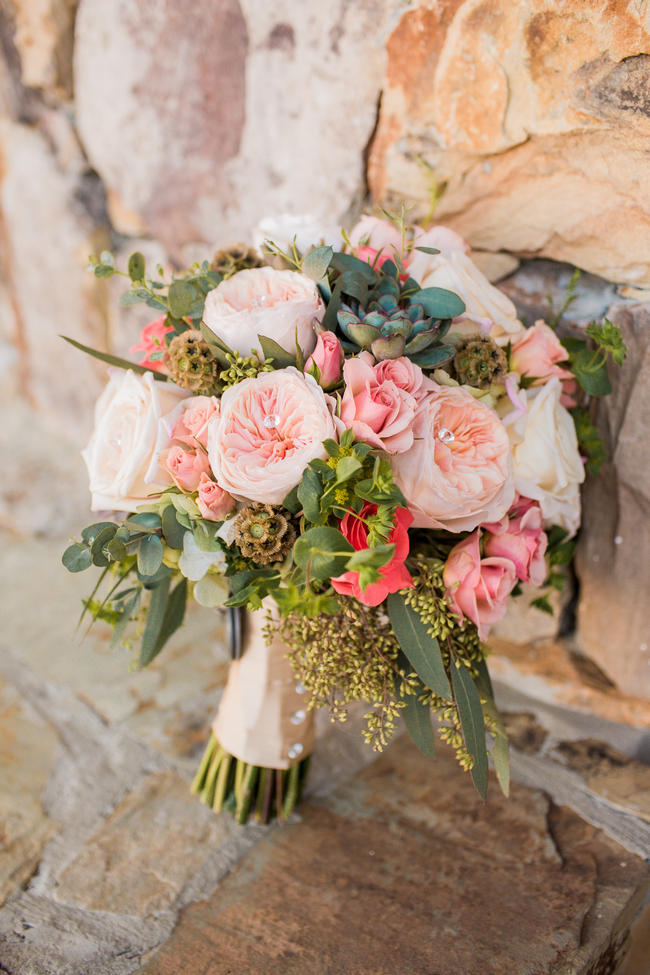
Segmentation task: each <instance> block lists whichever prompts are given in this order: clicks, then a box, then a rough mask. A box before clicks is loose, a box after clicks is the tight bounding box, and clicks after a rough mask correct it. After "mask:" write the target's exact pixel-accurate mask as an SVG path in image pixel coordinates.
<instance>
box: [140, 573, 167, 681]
mask: <svg viewBox="0 0 650 975" xmlns="http://www.w3.org/2000/svg"><path fill="white" fill-rule="evenodd" d="M168 600H169V577H168V578H167V579H165V580H164V581H163V582H161V584H160V585H159V586H156V588H155V589H152V590H151V598H150V600H149V606H148V608H147V620H146V622H145V625H144V632H143V634H142V644H141V646H140V666H141V667H146V666H147V665H148V664H150V663H151V661H152V660H153V659H154V657H155V656H156V654H157V653H158V651H159V649H160V648H159V647H158V638H159V636H160V631H161V628H162V624H163V620H164V618H165V611H166V609H167V602H168Z"/></svg>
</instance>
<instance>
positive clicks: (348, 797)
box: [0, 536, 650, 975]
mask: <svg viewBox="0 0 650 975" xmlns="http://www.w3.org/2000/svg"><path fill="white" fill-rule="evenodd" d="M64 545H65V540H64V539H62V538H61V539H56V538H41V539H38V540H36V539H34V540H21V539H16V538H15V537H13V536H7V537H6V538H5V539H4V544H3V546H2V549H1V550H0V591H2V593H3V597H4V601H5V603H6V606H7V607H8V610H9V611H8V613H6V614H5V619H3V623H4V631H3V644H4V645H3V647H2V649H1V651H0V756H1V757H2V761H3V772H5V769H6V773H5V776H4V778H3V782H2V785H3V789H2V791H1V793H0V902H2V901H4V903H3V905H2V906H0V970H3V969H4V971H6V972H7V973H9V975H90V973H92V975H130V973H132V972H137V971H143V972H147V973H150V975H167V973H170V975H171V973H172V972H173V973H174V975H178V973H180V972H185V971H187V972H195V971H202V972H205V973H206V975H217V973H219V975H221V973H223V975H225V973H226V972H228V971H233V970H236V971H264V972H265V975H266V973H268V975H273V972H275V971H278V972H280V971H282V972H287V973H291V972H296V973H298V972H300V973H301V975H303V973H304V975H320V973H321V972H323V973H325V972H334V971H354V972H355V973H356V972H359V973H360V975H363V973H365V972H366V971H367V972H368V973H370V972H372V973H373V975H381V973H383V972H390V973H398V972H399V973H401V972H402V971H418V972H419V971H428V970H430V968H431V965H432V964H433V963H434V961H433V959H434V958H435V959H436V960H437V962H438V963H439V966H440V967H438V968H436V969H435V970H436V971H439V972H440V973H441V975H460V973H461V972H462V975H473V972H474V971H476V972H477V975H478V972H479V971H480V973H481V975H488V973H489V972H491V971H494V972H495V973H496V972H498V973H499V975H524V973H525V972H527V971H529V972H530V973H531V975H533V973H534V975H538V973H546V972H548V973H553V975H569V973H570V975H576V973H583V972H584V973H585V975H587V973H588V972H589V975H594V972H596V971H598V972H600V969H597V968H596V969H593V970H592V969H590V968H589V965H591V964H592V963H594V964H595V963H596V962H598V964H600V960H601V959H602V958H604V957H605V955H606V952H610V953H611V952H614V951H615V952H618V955H617V957H618V956H620V955H622V953H623V952H624V949H625V945H626V944H627V941H626V939H627V931H628V928H629V926H630V923H631V921H632V919H633V916H634V914H635V911H636V909H637V906H638V905H639V904H640V901H641V900H642V897H643V889H644V887H645V886H646V885H647V872H646V868H645V867H644V865H643V862H642V860H641V859H640V858H639V855H638V854H639V853H641V852H643V848H644V846H643V845H644V844H645V849H650V822H648V816H647V793H648V792H649V791H650V789H649V783H648V769H647V768H646V767H645V766H642V765H641V764H640V763H639V762H638V761H634V760H633V759H631V758H630V754H635V753H636V750H639V749H641V747H642V743H641V739H640V737H639V736H640V735H642V734H643V731H642V729H639V728H634V727H632V726H631V725H629V726H628V725H615V724H612V723H611V722H610V723H609V724H608V725H607V736H608V740H609V739H610V738H611V744H610V745H609V746H607V745H604V744H603V741H602V740H599V738H598V733H597V727H596V728H595V727H594V723H595V725H596V726H598V722H599V721H600V727H601V728H604V727H605V726H604V725H603V724H602V719H599V718H598V717H597V716H594V717H589V716H588V715H586V714H581V715H580V719H581V721H582V722H583V723H582V724H581V723H580V721H577V722H576V714H575V713H573V712H571V711H570V710H569V709H565V710H563V711H562V712H561V714H562V718H561V720H560V719H558V718H557V717H556V716H554V712H553V711H552V707H556V706H555V705H553V706H551V705H550V704H548V705H543V702H542V703H540V702H539V701H536V702H533V704H531V703H530V701H529V700H525V701H524V702H523V703H522V702H518V701H517V702H515V703H514V704H512V705H511V704H508V701H506V706H507V707H508V708H509V709H510V710H512V711H513V712H514V715H513V718H512V721H511V722H510V724H511V727H512V728H513V744H514V746H515V747H514V748H513V769H514V773H515V777H516V778H517V779H519V780H520V781H521V782H524V783H528V786H529V787H525V786H516V787H515V788H514V790H513V795H512V798H511V799H510V800H509V801H506V800H504V799H503V798H502V797H500V795H499V794H498V793H497V792H496V790H495V789H494V788H492V789H491V797H490V800H489V802H488V803H487V804H486V805H483V804H482V803H481V802H480V801H479V800H478V799H477V797H476V796H475V794H474V793H473V790H472V787H471V784H470V782H469V780H468V778H467V776H466V775H465V774H464V773H462V772H461V771H460V770H459V769H457V767H456V766H455V764H454V762H453V760H451V759H450V758H449V756H448V755H447V753H446V752H445V751H444V749H443V750H442V751H441V754H440V756H439V759H438V761H437V762H436V763H431V764H429V763H427V762H425V761H424V759H422V758H421V757H420V756H419V753H418V752H417V751H416V750H415V748H414V746H412V745H411V743H410V742H409V741H408V739H407V738H405V737H400V738H398V739H397V740H396V741H395V742H394V743H393V745H392V746H391V748H390V749H389V751H388V752H387V753H386V755H384V756H383V757H381V758H379V759H378V760H377V759H376V756H374V755H373V753H372V752H371V751H370V750H369V749H367V748H366V746H365V745H364V744H363V742H362V739H361V736H360V734H359V728H360V725H361V721H362V715H363V711H364V708H363V706H360V707H358V708H355V709H353V710H352V713H351V716H350V720H349V722H348V724H347V725H344V726H339V725H336V726H332V725H331V724H330V722H329V720H328V718H327V715H326V714H324V713H320V714H319V715H318V720H317V729H318V741H317V749H316V754H315V756H314V762H313V766H312V771H311V775H310V780H309V784H308V790H307V797H306V800H305V804H304V805H303V807H302V809H301V810H300V812H299V813H298V814H296V815H294V816H293V817H292V820H291V822H289V823H287V824H285V825H282V826H279V827H278V826H275V827H270V828H266V827H261V826H259V825H256V824H254V823H253V824H250V825H249V826H247V827H237V826H235V824H234V823H233V822H232V820H231V819H230V818H229V817H228V816H227V815H226V814H223V815H220V816H215V815H213V814H212V813H211V812H210V811H208V810H207V809H206V808H205V807H204V806H203V805H201V804H200V803H199V802H198V801H197V800H196V799H194V798H193V797H192V796H191V795H190V794H189V782H190V779H191V776H192V774H193V771H194V768H195V765H196V762H197V760H198V757H199V755H200V753H201V750H202V747H203V743H204V741H205V736H206V734H207V729H208V726H209V722H210V719H211V717H212V714H213V711H214V709H215V708H216V705H217V701H218V698H219V694H220V690H221V687H222V685H223V682H224V681H225V677H226V673H227V666H228V658H227V652H226V649H225V646H224V631H223V624H222V622H221V621H220V617H219V616H218V614H212V613H208V612H191V613H190V614H189V617H188V623H187V627H186V628H185V629H184V630H183V631H181V632H180V633H179V634H177V635H176V637H175V638H174V639H173V641H171V643H170V645H169V647H168V648H167V649H166V650H165V652H164V653H163V654H162V655H161V657H160V658H159V659H158V660H156V661H155V663H154V665H153V666H152V668H150V670H149V671H146V672H133V673H129V660H130V656H129V653H128V652H124V651H114V652H109V651H108V648H107V634H106V632H105V631H103V630H102V629H101V628H99V627H96V628H93V629H92V630H91V631H90V633H89V634H88V636H87V637H86V639H85V640H84V641H81V640H80V639H79V638H78V637H74V634H73V627H74V621H75V619H76V616H77V613H78V609H79V598H80V596H81V595H82V594H83V593H85V592H86V590H87V588H88V583H89V580H88V579H87V578H85V577H84V576H83V575H79V576H70V575H68V574H67V573H65V572H64V570H63V569H62V568H61V567H60V564H59V557H60V552H61V550H62V548H63V547H64ZM26 579H29V580H30V588H29V589H27V587H25V585H24V582H25V580H26ZM35 592H37V593H38V594H39V598H38V599H37V600H34V598H33V593H35ZM517 652H518V653H520V654H521V653H522V652H523V651H522V649H521V648H519V649H518V650H517ZM593 693H594V694H595V693H596V692H595V691H594V692H593ZM599 693H600V694H601V697H604V696H605V695H604V693H603V691H600V692H599ZM506 697H507V695H506ZM597 699H598V698H595V700H597ZM515 704H516V706H515ZM545 708H546V710H545ZM549 715H551V717H550V718H549ZM589 721H591V722H592V724H589ZM531 722H532V726H533V730H532V732H531V731H530V723H531ZM527 729H528V730H527ZM611 729H614V731H612V730H611ZM616 729H619V730H618V731H617V730H616ZM620 729H622V730H620ZM615 732H616V733H615ZM364 769H365V771H363V770H364ZM540 784H541V785H542V786H543V789H544V790H546V794H545V792H543V791H540V789H539V788H538V787H537V786H539V785H540ZM549 795H550V796H551V798H549ZM558 803H563V804H569V805H574V806H575V808H577V809H578V811H579V813H580V815H577V814H576V813H575V812H571V811H570V810H568V809H562V808H560V807H559V806H558V805H557V804H558ZM598 827H601V828H598ZM621 844H624V845H621ZM371 851H372V852H371ZM622 863H624V864H626V866H625V868H623V867H620V864H622ZM617 864H618V865H619V866H617ZM513 931H516V932H517V933H516V936H515V935H513ZM460 932H462V933H463V937H462V938H461V937H460V934H459V933H460ZM504 946H505V947H504ZM445 952H446V954H445ZM346 959H347V960H346ZM350 959H351V960H350ZM478 964H480V965H481V966H482V967H481V968H477V967H476V966H477V965H478ZM524 964H527V965H529V967H528V969H526V968H525V967H522V965H524ZM567 965H569V967H568V968H567V967H566V966H567ZM346 966H348V967H346ZM472 966H474V967H472ZM490 966H492V967H490ZM535 966H537V967H535ZM562 966H564V967H562ZM571 966H573V967H571ZM608 971H609V970H608ZM612 971H613V969H612ZM628 975H637V973H635V972H633V970H632V971H631V972H629V973H628Z"/></svg>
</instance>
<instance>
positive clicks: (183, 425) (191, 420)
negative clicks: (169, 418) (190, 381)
mask: <svg viewBox="0 0 650 975" xmlns="http://www.w3.org/2000/svg"><path fill="white" fill-rule="evenodd" d="M181 410H182V412H181V414H180V416H179V417H178V419H177V420H176V422H175V424H174V427H173V429H172V432H171V436H172V439H173V440H179V441H180V442H181V443H184V444H187V446H188V447H196V445H197V443H199V444H201V446H202V447H207V446H208V420H210V419H211V418H212V417H213V416H214V415H215V413H218V412H219V400H218V399H217V397H216V396H192V397H191V399H188V400H186V401H185V402H184V403H183V404H182V407H181Z"/></svg>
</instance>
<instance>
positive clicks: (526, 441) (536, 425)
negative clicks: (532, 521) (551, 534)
mask: <svg viewBox="0 0 650 975" xmlns="http://www.w3.org/2000/svg"><path fill="white" fill-rule="evenodd" d="M520 393H521V396H522V397H525V400H526V406H527V410H528V412H527V413H522V414H521V416H520V417H519V418H518V419H517V420H516V421H515V422H514V423H513V424H512V425H511V426H509V427H508V434H509V436H510V442H511V445H512V460H513V465H514V472H515V488H516V489H517V491H519V493H520V494H522V495H524V497H526V498H534V499H535V500H536V501H539V505H540V507H541V509H542V514H543V516H544V524H545V525H546V526H549V525H560V526H561V527H562V528H565V529H566V530H567V531H568V532H569V534H570V535H575V533H576V532H577V530H578V528H579V527H580V488H579V485H580V484H581V483H582V482H583V481H584V479H585V471H584V466H583V464H582V461H581V460H580V453H579V451H578V439H577V437H576V431H575V426H574V423H573V420H572V418H571V416H570V414H569V413H568V411H567V410H566V409H565V408H564V407H563V406H562V405H561V403H560V397H561V395H562V384H561V383H560V380H559V379H555V378H554V379H551V380H550V381H549V382H548V383H546V385H545V386H539V387H535V388H532V387H531V388H530V389H527V390H521V391H520Z"/></svg>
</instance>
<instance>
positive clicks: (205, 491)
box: [196, 474, 235, 521]
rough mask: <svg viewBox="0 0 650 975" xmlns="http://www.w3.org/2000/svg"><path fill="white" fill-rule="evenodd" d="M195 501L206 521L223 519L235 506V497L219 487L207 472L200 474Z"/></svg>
mask: <svg viewBox="0 0 650 975" xmlns="http://www.w3.org/2000/svg"><path fill="white" fill-rule="evenodd" d="M196 503H197V505H198V506H199V511H200V512H201V514H202V515H203V517H204V518H205V519H206V520H207V521H223V520H224V518H225V517H226V515H227V514H229V513H230V512H231V511H232V509H233V508H234V507H235V499H234V498H233V497H231V496H230V495H229V494H228V492H227V491H224V490H223V488H220V487H219V485H218V484H217V482H216V481H213V480H212V478H211V477H209V475H208V474H201V480H200V481H199V496H198V498H197V502H196Z"/></svg>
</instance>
